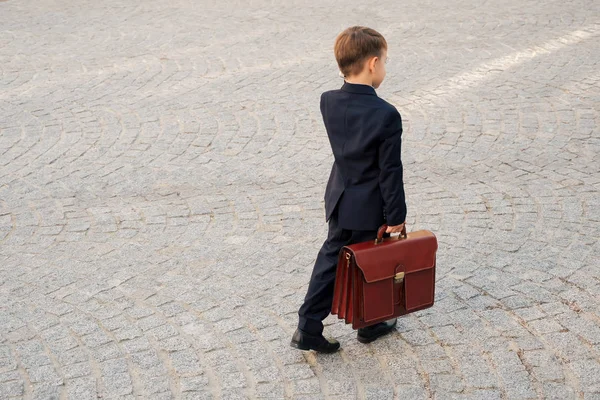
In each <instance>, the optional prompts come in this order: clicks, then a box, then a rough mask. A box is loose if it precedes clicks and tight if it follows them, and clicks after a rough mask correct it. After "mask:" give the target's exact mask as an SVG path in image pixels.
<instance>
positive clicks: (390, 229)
mask: <svg viewBox="0 0 600 400" xmlns="http://www.w3.org/2000/svg"><path fill="white" fill-rule="evenodd" d="M405 225H406V221H404V222H403V223H401V224H400V225H394V226H388V227H387V229H386V231H385V232H386V233H400V232H402V230H403V229H404V226H405Z"/></svg>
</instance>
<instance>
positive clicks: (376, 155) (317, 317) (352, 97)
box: [298, 82, 406, 334]
mask: <svg viewBox="0 0 600 400" xmlns="http://www.w3.org/2000/svg"><path fill="white" fill-rule="evenodd" d="M321 114H322V115H323V122H324V123H325V129H326V130H327V135H328V137H329V143H330V144H331V149H332V151H333V156H334V158H335V161H334V163H333V167H332V169H331V174H330V176H329V181H328V182H327V188H326V189H325V214H326V220H327V221H328V222H329V234H328V237H327V240H326V241H325V243H324V244H323V247H322V248H321V250H320V252H319V255H318V256H317V260H316V262H315V266H314V269H313V273H312V276H311V280H310V284H309V287H308V292H307V294H306V297H305V299H304V304H303V305H302V306H301V307H300V310H299V311H298V314H299V316H300V321H299V325H298V327H299V328H300V329H301V330H303V331H305V332H308V333H312V334H320V333H321V332H322V331H323V324H322V322H321V321H322V320H323V319H325V317H327V315H328V314H329V312H330V310H331V302H332V300H333V286H334V282H335V271H336V267H337V257H338V253H339V251H340V249H341V248H342V247H343V246H345V245H348V244H352V243H358V242H362V241H366V240H370V239H374V238H375V237H376V235H377V228H379V226H381V225H382V224H383V223H384V222H385V223H387V224H388V225H400V224H401V223H403V222H404V221H405V219H406V203H405V199H404V182H403V178H402V162H401V160H400V149H401V141H402V119H401V117H400V114H399V113H398V111H397V110H396V108H395V107H394V106H393V105H391V104H389V103H388V102H386V101H385V100H383V99H381V98H379V97H378V96H377V94H376V93H375V89H373V87H371V86H368V85H361V84H352V83H348V82H344V85H343V86H342V88H341V89H340V90H330V91H327V92H325V93H323V94H322V95H321Z"/></svg>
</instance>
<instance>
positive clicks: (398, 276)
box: [394, 272, 404, 283]
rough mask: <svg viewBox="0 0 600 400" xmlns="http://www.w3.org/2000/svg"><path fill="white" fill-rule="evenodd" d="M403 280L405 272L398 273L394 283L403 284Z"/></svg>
mask: <svg viewBox="0 0 600 400" xmlns="http://www.w3.org/2000/svg"><path fill="white" fill-rule="evenodd" d="M403 280H404V272H398V273H397V274H396V275H395V276H394V283H402V281H403Z"/></svg>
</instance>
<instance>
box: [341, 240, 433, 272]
mask: <svg viewBox="0 0 600 400" xmlns="http://www.w3.org/2000/svg"><path fill="white" fill-rule="evenodd" d="M346 247H347V248H348V249H350V250H351V251H352V253H353V254H354V259H355V262H356V266H357V267H358V268H360V270H361V272H362V274H363V276H364V280H365V282H367V283H373V282H377V281H381V280H383V279H391V278H393V277H395V276H396V274H397V273H399V272H404V273H405V275H410V274H411V273H416V272H418V271H422V270H426V269H431V268H434V266H435V253H436V251H437V239H436V237H435V235H434V234H433V233H432V232H430V231H426V230H422V231H416V232H410V233H409V234H408V235H407V238H405V239H404V238H399V237H391V238H386V239H384V240H383V242H381V243H379V244H374V242H363V243H357V244H353V245H350V246H346Z"/></svg>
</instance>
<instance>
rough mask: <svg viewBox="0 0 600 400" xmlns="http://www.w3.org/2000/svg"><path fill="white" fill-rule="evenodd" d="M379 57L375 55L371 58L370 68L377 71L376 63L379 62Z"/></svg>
mask: <svg viewBox="0 0 600 400" xmlns="http://www.w3.org/2000/svg"><path fill="white" fill-rule="evenodd" d="M379 61H380V60H379V57H377V56H375V57H372V58H371V59H370V60H369V70H370V71H371V72H375V65H376V64H377V63H378V62H379Z"/></svg>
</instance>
